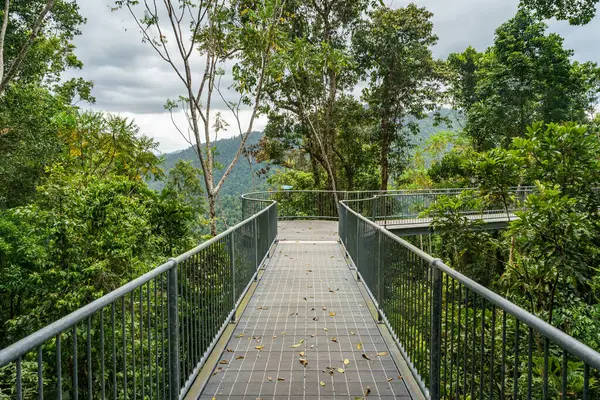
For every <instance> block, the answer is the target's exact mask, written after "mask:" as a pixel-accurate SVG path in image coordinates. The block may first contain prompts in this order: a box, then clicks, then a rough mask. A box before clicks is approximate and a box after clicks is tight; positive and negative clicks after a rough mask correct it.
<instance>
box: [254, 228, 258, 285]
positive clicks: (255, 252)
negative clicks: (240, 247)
mask: <svg viewBox="0 0 600 400" xmlns="http://www.w3.org/2000/svg"><path fill="white" fill-rule="evenodd" d="M256 219H257V218H256V217H254V259H255V262H256V275H255V276H254V280H255V281H258V266H259V265H258V224H257V222H256Z"/></svg>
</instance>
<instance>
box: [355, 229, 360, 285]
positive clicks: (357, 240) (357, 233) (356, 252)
mask: <svg viewBox="0 0 600 400" xmlns="http://www.w3.org/2000/svg"><path fill="white" fill-rule="evenodd" d="M359 223H360V219H359V218H356V251H355V252H354V253H355V254H356V260H354V265H355V266H356V280H357V281H359V282H360V273H359V271H358V264H359V263H360V261H359V260H360V258H359V256H358V245H359V243H360V235H359V226H360V224H359Z"/></svg>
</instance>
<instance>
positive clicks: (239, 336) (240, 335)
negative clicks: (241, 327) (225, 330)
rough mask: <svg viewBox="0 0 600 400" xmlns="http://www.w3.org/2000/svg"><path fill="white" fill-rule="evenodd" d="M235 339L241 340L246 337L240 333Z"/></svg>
mask: <svg viewBox="0 0 600 400" xmlns="http://www.w3.org/2000/svg"><path fill="white" fill-rule="evenodd" d="M235 337H236V338H237V339H239V338H241V337H244V334H243V333H240V334H239V335H235Z"/></svg>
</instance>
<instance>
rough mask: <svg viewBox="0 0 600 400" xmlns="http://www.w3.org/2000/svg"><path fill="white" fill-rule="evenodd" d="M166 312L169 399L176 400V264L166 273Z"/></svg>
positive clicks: (177, 372) (177, 394) (179, 380)
mask: <svg viewBox="0 0 600 400" xmlns="http://www.w3.org/2000/svg"><path fill="white" fill-rule="evenodd" d="M172 261H175V260H172ZM167 310H168V321H167V325H168V327H167V329H168V332H169V399H170V400H178V399H179V390H180V382H181V377H180V370H179V368H180V365H179V316H178V293H177V263H176V262H175V265H174V266H173V267H172V268H171V269H169V271H168V272H167Z"/></svg>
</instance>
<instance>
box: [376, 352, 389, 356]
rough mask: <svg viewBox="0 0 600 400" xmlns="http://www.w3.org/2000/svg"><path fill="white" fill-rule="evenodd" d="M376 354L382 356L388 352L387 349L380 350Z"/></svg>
mask: <svg viewBox="0 0 600 400" xmlns="http://www.w3.org/2000/svg"><path fill="white" fill-rule="evenodd" d="M377 355H378V356H380V357H383V356H387V355H388V352H387V351H380V352H379V353H377Z"/></svg>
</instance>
